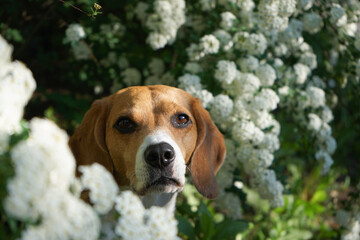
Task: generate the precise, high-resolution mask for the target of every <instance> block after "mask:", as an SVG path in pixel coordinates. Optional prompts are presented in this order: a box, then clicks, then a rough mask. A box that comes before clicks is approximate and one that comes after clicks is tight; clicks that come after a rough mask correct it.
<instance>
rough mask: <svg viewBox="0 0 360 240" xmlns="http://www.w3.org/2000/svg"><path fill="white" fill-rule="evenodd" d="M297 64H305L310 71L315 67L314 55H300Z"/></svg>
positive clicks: (308, 53)
mask: <svg viewBox="0 0 360 240" xmlns="http://www.w3.org/2000/svg"><path fill="white" fill-rule="evenodd" d="M299 62H300V63H302V64H305V65H306V66H308V67H309V68H310V69H311V70H313V69H315V68H316V67H317V61H316V55H315V54H314V53H312V52H306V53H304V54H302V55H301V57H300V61H299Z"/></svg>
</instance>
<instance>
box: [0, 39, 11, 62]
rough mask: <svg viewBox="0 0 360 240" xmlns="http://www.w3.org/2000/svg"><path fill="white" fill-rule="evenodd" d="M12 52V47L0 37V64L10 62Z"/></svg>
mask: <svg viewBox="0 0 360 240" xmlns="http://www.w3.org/2000/svg"><path fill="white" fill-rule="evenodd" d="M12 51H13V47H12V46H11V45H9V44H8V43H7V42H6V40H5V39H4V38H3V37H2V36H1V35H0V53H1V57H0V64H1V65H3V64H6V63H9V62H10V61H11V54H12Z"/></svg>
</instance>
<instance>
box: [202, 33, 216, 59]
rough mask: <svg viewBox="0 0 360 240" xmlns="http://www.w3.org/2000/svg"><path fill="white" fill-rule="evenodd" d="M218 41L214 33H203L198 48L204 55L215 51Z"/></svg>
mask: <svg viewBox="0 0 360 240" xmlns="http://www.w3.org/2000/svg"><path fill="white" fill-rule="evenodd" d="M219 47H220V42H219V40H217V38H216V37H215V36H214V35H211V34H209V35H205V36H203V37H202V38H201V39H200V43H199V48H200V50H201V52H202V53H204V55H207V54H213V53H217V52H218V51H219Z"/></svg>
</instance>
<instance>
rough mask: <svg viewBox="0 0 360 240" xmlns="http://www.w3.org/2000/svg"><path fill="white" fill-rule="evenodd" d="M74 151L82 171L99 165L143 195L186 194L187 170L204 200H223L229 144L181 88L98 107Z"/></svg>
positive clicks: (125, 96) (124, 94)
mask: <svg viewBox="0 0 360 240" xmlns="http://www.w3.org/2000/svg"><path fill="white" fill-rule="evenodd" d="M69 145H70V147H71V149H72V151H73V153H74V156H75V158H76V161H77V164H78V165H88V164H92V163H94V162H98V163H100V164H102V165H103V166H105V167H106V168H107V169H108V170H109V171H110V172H111V173H112V174H113V175H114V178H115V180H116V181H117V183H118V185H119V186H130V187H131V188H132V189H133V190H134V191H136V192H137V193H138V194H139V195H144V194H147V193H149V192H165V193H170V192H178V191H181V190H182V188H183V186H184V184H185V172H186V168H188V169H189V170H190V173H191V176H192V179H193V183H194V185H195V186H196V188H197V189H198V191H199V192H200V193H201V194H202V195H204V196H206V197H208V198H214V197H216V196H217V194H218V186H217V182H216V179H215V174H216V172H217V170H218V169H219V167H220V166H221V164H222V162H223V160H224V157H225V144H224V138H223V136H222V134H221V133H220V132H219V130H218V129H217V128H216V126H215V125H214V123H213V122H212V121H211V119H210V116H209V113H208V112H207V111H206V110H205V109H204V108H203V107H202V105H201V102H200V100H199V99H197V98H194V97H192V96H191V95H190V94H188V93H186V92H184V91H182V90H180V89H177V88H173V87H168V86H162V85H157V86H142V87H130V88H125V89H122V90H120V91H119V92H117V93H116V94H113V95H111V96H109V97H105V98H103V99H101V100H97V101H95V102H94V103H93V105H92V107H91V108H90V110H89V111H88V112H87V113H86V115H85V116H84V119H83V121H82V123H81V125H80V126H79V127H78V129H77V130H76V131H75V133H74V135H73V136H72V137H71V139H70V142H69Z"/></svg>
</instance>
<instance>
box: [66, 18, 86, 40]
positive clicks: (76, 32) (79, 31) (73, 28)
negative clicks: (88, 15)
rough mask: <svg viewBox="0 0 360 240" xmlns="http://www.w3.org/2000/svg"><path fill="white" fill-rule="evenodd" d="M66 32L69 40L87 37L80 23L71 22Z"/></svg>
mask: <svg viewBox="0 0 360 240" xmlns="http://www.w3.org/2000/svg"><path fill="white" fill-rule="evenodd" d="M65 34H66V39H67V41H69V42H77V41H79V40H80V39H83V38H85V37H86V34H85V31H84V28H83V27H82V26H81V25H80V24H78V23H73V24H70V25H69V26H68V28H67V29H66V32H65Z"/></svg>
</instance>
